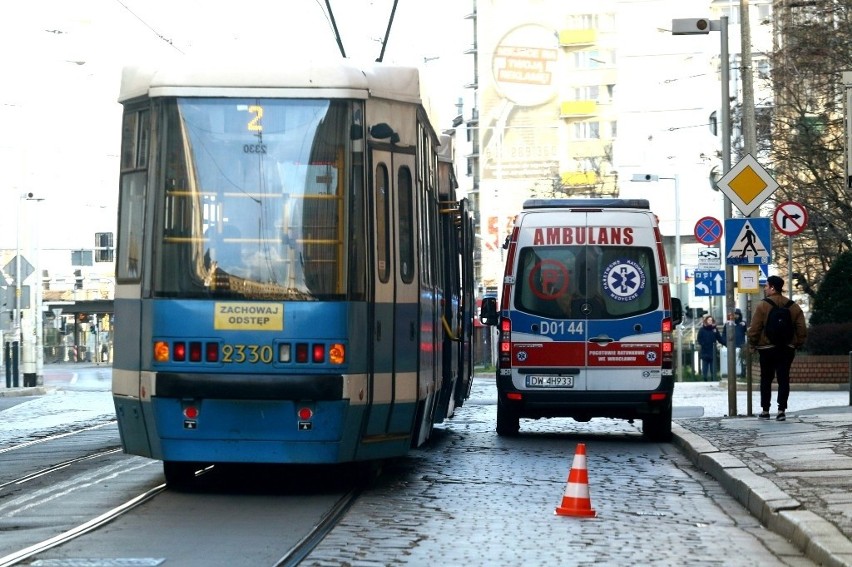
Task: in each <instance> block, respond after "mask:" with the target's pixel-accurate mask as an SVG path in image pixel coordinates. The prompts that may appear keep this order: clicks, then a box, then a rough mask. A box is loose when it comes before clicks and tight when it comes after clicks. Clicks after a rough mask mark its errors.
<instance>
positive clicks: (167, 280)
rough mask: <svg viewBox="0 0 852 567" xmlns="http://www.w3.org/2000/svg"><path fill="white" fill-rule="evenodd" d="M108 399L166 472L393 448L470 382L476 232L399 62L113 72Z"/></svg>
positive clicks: (411, 438)
mask: <svg viewBox="0 0 852 567" xmlns="http://www.w3.org/2000/svg"><path fill="white" fill-rule="evenodd" d="M120 102H121V103H122V105H123V123H122V142H121V160H120V161H121V178H120V188H119V191H120V199H119V219H118V247H117V259H116V281H117V285H116V294H115V320H116V328H115V357H114V364H113V381H112V391H113V398H114V401H115V408H116V413H117V416H118V424H119V430H120V434H121V441H122V445H123V448H124V450H125V452H127V453H131V454H136V455H142V456H146V457H151V458H155V459H160V460H162V461H163V463H164V471H165V474H166V478H167V480H168V481H170V482H181V481H186V480H189V479H190V478H191V477H192V475H193V473H194V471H195V470H197V468H199V466H200V465H204V464H207V463H224V462H251V463H339V462H353V461H370V460H376V459H383V458H388V457H393V456H399V455H403V454H405V453H406V452H407V451H408V450H409V448H411V447H417V446H419V445H421V444H422V443H424V442H425V441H426V440H427V439H428V438H429V436H430V433H431V431H432V428H433V425H434V424H435V423H439V422H441V421H442V420H443V419H444V418H446V417H451V416H452V413H453V409H454V408H455V407H457V406H459V405H461V404H462V403H463V402H464V400H465V399H466V398H467V396H468V394H469V392H470V384H471V374H472V369H471V364H470V335H471V331H472V316H473V313H472V309H473V296H472V290H473V282H472V268H471V262H472V258H473V252H472V250H473V229H472V220H471V214H470V211H469V205H468V203H467V201H466V200H459V199H458V198H457V196H456V194H455V191H456V187H455V183H454V180H455V178H454V176H453V175H452V168H451V167H449V169H448V166H447V163H446V160H439V150H440V147H441V146H440V144H439V140H438V137H437V136H436V134H435V131H434V129H433V127H432V126H431V125H430V123H429V118H428V116H427V113H426V111H425V110H424V107H423V105H422V103H421V95H420V86H419V77H418V72H417V70H416V69H413V68H406V67H395V66H388V65H383V64H378V63H377V64H373V65H371V66H367V67H358V66H355V65H353V64H351V63H349V62H346V61H336V62H334V63H333V64H329V65H316V64H315V65H311V66H305V67H297V66H294V65H293V64H292V63H290V62H288V63H287V64H285V65H282V64H279V65H277V66H263V65H254V66H253V65H252V64H250V63H240V64H238V65H236V66H228V65H227V64H224V63H222V62H218V61H217V62H213V63H211V64H208V65H204V64H199V63H191V62H190V61H180V62H176V63H173V64H169V65H166V66H162V67H159V68H156V69H146V68H141V67H139V68H128V69H125V71H124V74H123V77H122V85H121V95H120Z"/></svg>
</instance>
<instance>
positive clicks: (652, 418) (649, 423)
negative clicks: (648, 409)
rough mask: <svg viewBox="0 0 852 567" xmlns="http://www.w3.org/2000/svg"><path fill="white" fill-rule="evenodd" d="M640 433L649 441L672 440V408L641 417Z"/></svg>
mask: <svg viewBox="0 0 852 567" xmlns="http://www.w3.org/2000/svg"><path fill="white" fill-rule="evenodd" d="M642 434H643V435H644V436H645V437H647V438H648V440H650V441H659V442H661V443H668V442H670V441H671V440H672V408H671V406H669V407H668V408H667V409H665V410H663V412H662V413H659V414H655V415H649V416H648V417H645V418H643V419H642Z"/></svg>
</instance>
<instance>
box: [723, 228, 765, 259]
mask: <svg viewBox="0 0 852 567" xmlns="http://www.w3.org/2000/svg"><path fill="white" fill-rule="evenodd" d="M769 234H770V229H769V219H767V218H741V219H725V262H727V263H728V264H731V265H743V264H757V265H762V264H769V259H770V258H771V257H772V241H771V240H770V238H769Z"/></svg>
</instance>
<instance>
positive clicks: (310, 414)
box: [298, 407, 314, 421]
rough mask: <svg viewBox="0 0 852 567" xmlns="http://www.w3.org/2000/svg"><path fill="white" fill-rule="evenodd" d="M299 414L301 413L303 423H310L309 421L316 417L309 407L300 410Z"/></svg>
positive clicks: (300, 417)
mask: <svg viewBox="0 0 852 567" xmlns="http://www.w3.org/2000/svg"><path fill="white" fill-rule="evenodd" d="M298 413H299V419H301V420H302V421H308V420H309V419H311V418H312V417H313V416H314V412H313V410H312V409H311V408H308V407H303V408H299V412H298Z"/></svg>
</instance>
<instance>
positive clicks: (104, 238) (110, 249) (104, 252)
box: [95, 232, 115, 262]
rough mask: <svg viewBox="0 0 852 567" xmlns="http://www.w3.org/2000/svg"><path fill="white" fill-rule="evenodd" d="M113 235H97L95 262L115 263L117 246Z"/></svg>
mask: <svg viewBox="0 0 852 567" xmlns="http://www.w3.org/2000/svg"><path fill="white" fill-rule="evenodd" d="M114 242H115V241H114V239H113V233H111V232H96V233H95V262H113V261H115V244H114Z"/></svg>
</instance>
